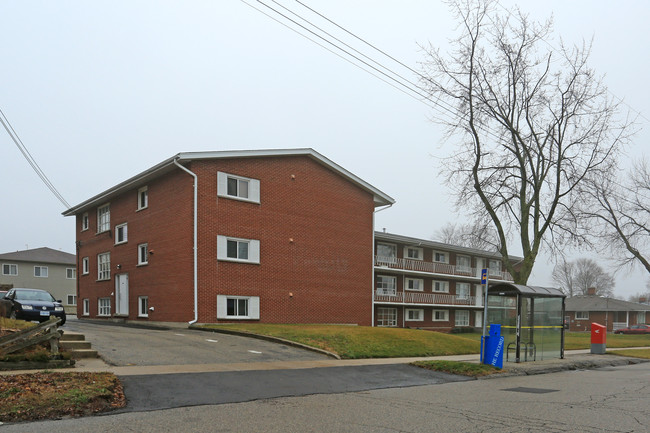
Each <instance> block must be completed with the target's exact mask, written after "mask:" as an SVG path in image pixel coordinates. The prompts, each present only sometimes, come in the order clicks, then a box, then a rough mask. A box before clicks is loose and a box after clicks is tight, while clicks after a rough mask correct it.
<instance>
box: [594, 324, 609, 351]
mask: <svg viewBox="0 0 650 433" xmlns="http://www.w3.org/2000/svg"><path fill="white" fill-rule="evenodd" d="M606 336H607V328H605V327H604V326H603V325H600V324H598V323H592V324H591V353H595V354H599V355H602V354H604V353H605V352H606V350H607V348H606V346H605V339H606Z"/></svg>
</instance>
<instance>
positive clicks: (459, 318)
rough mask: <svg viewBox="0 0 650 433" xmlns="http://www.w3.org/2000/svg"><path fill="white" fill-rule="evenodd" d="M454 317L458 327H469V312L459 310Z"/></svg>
mask: <svg viewBox="0 0 650 433" xmlns="http://www.w3.org/2000/svg"><path fill="white" fill-rule="evenodd" d="M454 316H455V322H454V324H455V325H456V326H469V311H467V310H457V311H456V313H455V314H454Z"/></svg>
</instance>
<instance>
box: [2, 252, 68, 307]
mask: <svg viewBox="0 0 650 433" xmlns="http://www.w3.org/2000/svg"><path fill="white" fill-rule="evenodd" d="M0 266H1V267H2V269H1V272H0V286H2V287H5V288H11V287H27V288H32V289H43V290H47V291H48V292H50V293H51V294H52V296H54V297H55V298H56V299H57V300H61V301H62V303H63V305H64V307H65V311H66V313H67V314H75V313H76V309H77V266H76V256H75V255H74V254H69V253H65V252H63V251H58V250H54V249H52V248H46V247H43V248H34V249H29V250H23V251H16V252H13V253H4V254H0Z"/></svg>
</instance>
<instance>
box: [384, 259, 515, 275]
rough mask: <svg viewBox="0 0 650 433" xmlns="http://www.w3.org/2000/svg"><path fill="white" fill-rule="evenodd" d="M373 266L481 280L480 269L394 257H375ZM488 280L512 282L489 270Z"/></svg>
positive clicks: (504, 273)
mask: <svg viewBox="0 0 650 433" xmlns="http://www.w3.org/2000/svg"><path fill="white" fill-rule="evenodd" d="M375 266H380V267H385V268H390V269H401V270H405V271H417V272H429V273H432V274H442V275H457V276H461V277H471V278H481V269H479V268H469V267H467V266H454V265H450V264H447V263H439V262H425V261H424V260H413V259H398V258H396V257H382V256H375ZM489 275H490V279H497V280H504V281H514V280H513V278H512V276H511V275H510V273H508V272H506V271H497V270H495V269H490V274H489Z"/></svg>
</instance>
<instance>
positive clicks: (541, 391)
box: [503, 386, 559, 394]
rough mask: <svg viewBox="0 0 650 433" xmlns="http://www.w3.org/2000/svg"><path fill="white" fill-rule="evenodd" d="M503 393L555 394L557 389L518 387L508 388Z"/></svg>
mask: <svg viewBox="0 0 650 433" xmlns="http://www.w3.org/2000/svg"><path fill="white" fill-rule="evenodd" d="M503 391H513V392H527V393H529V394H546V393H547V392H557V391H559V389H544V388H526V387H523V386H520V387H518V388H508V389H504V390H503Z"/></svg>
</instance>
